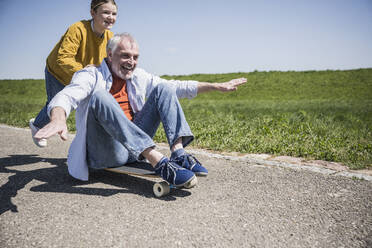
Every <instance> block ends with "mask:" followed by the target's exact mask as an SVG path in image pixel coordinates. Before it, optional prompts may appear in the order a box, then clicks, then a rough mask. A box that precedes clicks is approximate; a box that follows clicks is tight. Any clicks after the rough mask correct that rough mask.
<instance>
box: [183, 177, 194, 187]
mask: <svg viewBox="0 0 372 248" xmlns="http://www.w3.org/2000/svg"><path fill="white" fill-rule="evenodd" d="M197 183H198V178H197V177H194V178H193V179H192V180H191V181H190V182H188V183H186V184H185V185H184V186H183V187H185V188H186V189H191V188H192V187H194V186H195V185H196V184H197Z"/></svg>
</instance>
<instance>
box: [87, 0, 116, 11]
mask: <svg viewBox="0 0 372 248" xmlns="http://www.w3.org/2000/svg"><path fill="white" fill-rule="evenodd" d="M105 3H112V4H113V5H115V6H116V7H117V5H116V3H115V0H92V2H91V3H90V9H91V10H93V11H94V12H96V10H97V9H98V7H99V6H101V5H102V4H105Z"/></svg>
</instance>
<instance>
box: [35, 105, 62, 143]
mask: <svg viewBox="0 0 372 248" xmlns="http://www.w3.org/2000/svg"><path fill="white" fill-rule="evenodd" d="M55 134H59V136H60V137H61V139H63V140H67V124H66V112H65V110H64V109H63V108H62V107H55V108H53V109H52V110H51V112H50V122H49V123H48V124H47V125H46V126H45V127H43V128H42V129H40V130H39V131H38V132H37V133H36V134H35V136H34V137H35V138H36V139H48V138H49V137H51V136H53V135H55Z"/></svg>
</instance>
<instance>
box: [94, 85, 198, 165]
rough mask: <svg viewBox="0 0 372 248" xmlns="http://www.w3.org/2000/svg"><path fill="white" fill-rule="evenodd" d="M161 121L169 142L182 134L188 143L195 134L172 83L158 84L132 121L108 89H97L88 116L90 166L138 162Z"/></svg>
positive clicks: (151, 142) (150, 144)
mask: <svg viewBox="0 0 372 248" xmlns="http://www.w3.org/2000/svg"><path fill="white" fill-rule="evenodd" d="M160 122H162V124H163V127H164V131H165V134H166V136H167V139H168V143H169V146H170V147H172V146H173V144H174V143H175V142H176V140H177V139H178V138H180V137H182V143H183V145H184V146H187V145H188V144H189V143H190V142H191V141H192V140H193V139H194V136H193V134H192V132H191V130H190V127H189V125H188V123H187V122H186V118H185V116H184V113H183V110H182V107H181V105H180V103H179V101H178V98H177V96H176V91H175V89H174V88H173V87H171V86H169V85H166V84H161V85H158V86H156V87H155V89H154V90H153V91H152V93H151V94H150V96H149V98H148V99H147V101H146V103H145V105H144V107H143V108H142V110H141V111H140V112H138V113H136V114H135V116H134V119H133V122H132V121H130V120H129V119H128V118H127V117H126V116H125V115H124V112H123V110H122V109H121V108H120V106H119V104H118V103H117V102H116V100H115V99H114V97H113V96H112V95H111V94H110V93H109V92H106V91H103V90H102V91H97V92H95V93H94V94H93V95H92V97H91V99H90V102H89V110H88V119H87V160H88V164H89V167H91V168H94V169H101V168H107V167H116V166H121V165H124V164H126V163H131V162H135V161H136V160H138V159H139V157H140V154H141V153H142V152H143V151H144V150H146V149H147V148H150V147H154V146H155V143H154V142H153V140H152V138H153V136H154V135H155V132H156V130H157V129H158V127H159V124H160Z"/></svg>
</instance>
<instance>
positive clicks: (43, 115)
mask: <svg viewBox="0 0 372 248" xmlns="http://www.w3.org/2000/svg"><path fill="white" fill-rule="evenodd" d="M64 87H65V86H64V85H63V84H62V83H60V82H59V81H58V80H57V79H56V78H55V77H54V76H53V75H52V74H50V72H49V71H48V69H47V68H46V67H45V89H46V93H47V102H46V104H45V106H44V107H43V108H42V109H41V110H40V112H39V114H38V115H37V116H36V118H35V121H34V126H36V127H38V128H43V127H44V126H45V125H46V124H48V123H49V122H50V119H49V116H48V112H47V111H48V104H49V102H50V101H51V100H52V99H53V97H54V96H55V95H57V93H58V92H60V91H61V90H62V89H63V88H64Z"/></svg>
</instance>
